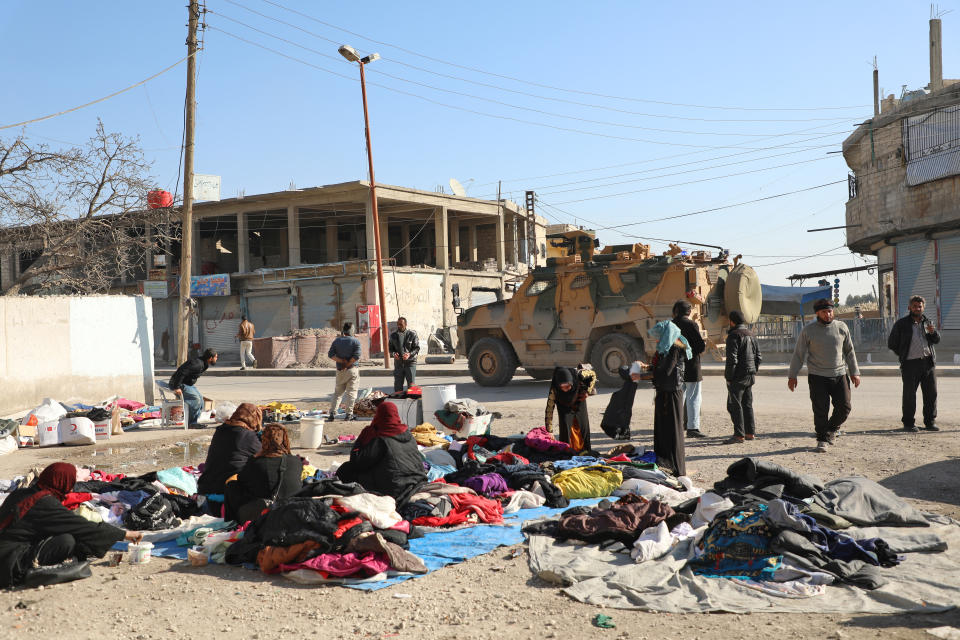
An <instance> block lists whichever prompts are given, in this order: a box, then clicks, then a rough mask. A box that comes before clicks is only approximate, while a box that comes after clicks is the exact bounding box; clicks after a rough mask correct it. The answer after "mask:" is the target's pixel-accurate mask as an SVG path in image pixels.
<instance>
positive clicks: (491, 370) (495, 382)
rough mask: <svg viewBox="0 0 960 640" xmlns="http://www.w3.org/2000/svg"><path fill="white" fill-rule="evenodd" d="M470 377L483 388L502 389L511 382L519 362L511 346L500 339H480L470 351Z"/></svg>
mask: <svg viewBox="0 0 960 640" xmlns="http://www.w3.org/2000/svg"><path fill="white" fill-rule="evenodd" d="M469 364H470V375H471V376H473V379H474V381H476V383H477V384H479V385H480V386H482V387H502V386H503V385H505V384H507V383H508V382H510V380H511V378H513V374H514V372H516V370H517V367H518V366H519V364H520V363H519V362H517V356H516V355H514V353H513V349H511V348H510V345H509V344H507V343H506V342H505V341H503V340H501V339H500V338H480V339H479V340H477V343H476V344H475V345H473V348H472V349H470V356H469Z"/></svg>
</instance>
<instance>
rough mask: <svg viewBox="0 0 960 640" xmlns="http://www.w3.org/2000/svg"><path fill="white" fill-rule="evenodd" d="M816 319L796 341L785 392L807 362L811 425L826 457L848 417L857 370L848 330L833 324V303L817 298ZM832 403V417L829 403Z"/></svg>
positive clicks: (818, 448) (791, 385) (794, 383)
mask: <svg viewBox="0 0 960 640" xmlns="http://www.w3.org/2000/svg"><path fill="white" fill-rule="evenodd" d="M813 310H814V311H815V312H816V314H817V319H816V321H814V322H811V323H810V324H808V325H807V326H805V327H804V328H803V329H802V330H801V331H800V335H799V337H797V346H796V348H795V349H794V350H793V360H791V361H790V372H789V373H788V374H787V388H788V389H790V391H793V390H794V389H796V388H797V374H798V373H800V367H802V366H803V361H804V360H806V361H807V384H808V385H809V387H810V403H811V404H812V405H813V425H814V429H815V430H816V432H817V449H816V450H817V451H818V452H819V453H826V451H827V446H828V445H831V444H834V442H835V441H836V438H837V431H838V430H839V429H840V425H842V424H843V423H844V421H845V420H846V419H847V416H848V415H850V408H851V406H850V381H851V380H852V381H853V386H854V387H859V386H860V368H859V367H858V366H857V354H856V353H854V351H853V339H852V338H851V337H850V330H849V329H847V325H845V324H844V323H842V322H834V321H833V303H832V302H830V301H829V300H828V299H826V298H820V299H819V300H817V301H816V302H815V303H814V305H813ZM831 402H832V403H833V415H832V416H829V417H828V414H829V413H830V403H831Z"/></svg>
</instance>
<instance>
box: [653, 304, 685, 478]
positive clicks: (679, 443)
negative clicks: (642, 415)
mask: <svg viewBox="0 0 960 640" xmlns="http://www.w3.org/2000/svg"><path fill="white" fill-rule="evenodd" d="M647 333H649V334H650V336H651V337H652V338H654V339H655V340H656V341H657V353H656V355H655V356H654V359H653V362H651V363H650V364H649V365H647V367H648V368H649V369H652V371H653V388H654V389H655V390H656V395H655V396H654V399H653V405H654V410H653V450H654V452H656V454H657V464H658V465H660V466H661V467H664V468H665V469H667V470H669V471H670V472H671V473H673V474H674V475H677V476H685V475H687V463H686V452H685V450H684V443H683V371H684V367H685V365H686V362H687V360H689V359H690V358H691V357H692V353H693V352H692V350H691V349H690V345H689V344H687V339H686V338H684V337H683V336H682V335H680V329H679V328H678V327H677V325H675V324H673V323H672V322H670V321H669V320H664V321H663V322H658V323H657V324H655V325H654V326H653V327H651V328H650V330H649V331H648V332H647Z"/></svg>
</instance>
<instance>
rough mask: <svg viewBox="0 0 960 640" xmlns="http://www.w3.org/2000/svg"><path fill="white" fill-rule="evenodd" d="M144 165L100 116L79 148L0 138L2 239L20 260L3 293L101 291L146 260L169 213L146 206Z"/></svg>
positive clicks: (161, 237)
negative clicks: (108, 128) (88, 136)
mask: <svg viewBox="0 0 960 640" xmlns="http://www.w3.org/2000/svg"><path fill="white" fill-rule="evenodd" d="M149 169H150V167H149V164H147V162H146V161H145V160H144V159H143V153H142V151H141V149H140V147H139V143H138V140H136V139H127V138H124V137H123V136H121V135H120V134H117V133H107V132H106V131H105V130H104V127H103V123H102V122H98V124H97V130H96V134H95V135H94V136H93V137H92V138H90V140H89V141H88V142H87V143H86V144H85V145H84V146H82V147H78V148H71V149H65V150H51V149H49V148H48V147H47V146H46V145H35V144H31V143H30V142H29V141H28V140H27V139H26V138H24V137H23V136H20V137H18V138H16V139H15V140H14V141H13V142H11V143H7V142H5V141H3V140H0V244H4V245H7V246H8V247H11V248H12V250H13V253H14V259H16V260H20V264H21V270H20V271H21V272H20V274H19V275H18V276H17V277H16V278H15V279H13V282H12V284H10V286H8V287H7V288H6V289H5V290H3V291H2V294H3V295H11V294H17V293H24V292H30V293H42V292H49V293H93V292H102V291H106V290H108V289H110V288H111V286H114V285H116V284H117V282H118V281H119V280H120V279H122V278H123V277H124V276H127V275H130V274H132V273H133V272H134V271H135V270H136V269H137V268H138V267H142V266H143V265H145V257H146V252H147V251H148V250H156V249H158V248H159V246H160V243H162V242H163V241H165V240H166V237H165V234H164V233H163V231H162V230H164V229H166V228H167V226H168V225H167V224H166V223H168V222H169V221H170V217H171V214H172V213H173V211H172V210H169V209H167V210H150V209H148V208H147V207H146V195H147V191H148V188H149V186H150V185H151V179H150V177H149V173H148V172H149Z"/></svg>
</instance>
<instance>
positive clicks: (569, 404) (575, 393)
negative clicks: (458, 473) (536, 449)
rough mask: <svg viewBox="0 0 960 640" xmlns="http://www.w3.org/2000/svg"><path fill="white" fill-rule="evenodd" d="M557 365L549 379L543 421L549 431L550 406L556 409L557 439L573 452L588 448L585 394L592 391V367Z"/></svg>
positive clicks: (595, 380)
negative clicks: (558, 431)
mask: <svg viewBox="0 0 960 640" xmlns="http://www.w3.org/2000/svg"><path fill="white" fill-rule="evenodd" d="M583 366H584V365H580V367H577V368H576V369H574V368H571V367H557V368H555V369H554V370H553V380H551V381H550V394H549V395H548V396H547V408H546V412H545V413H544V417H543V424H544V426H545V427H546V429H547V431H553V409H554V407H556V409H557V423H558V424H559V427H560V434H559V435H560V437H559V440H560V441H561V442H566V443H567V444H569V445H570V448H571V449H573V450H574V451H576V452H580V451H589V450H590V416H589V415H587V396H589V395H590V394H591V393H593V389H594V387H595V386H596V384H597V374H596V373H594V371H593V370H592V369H586V368H583Z"/></svg>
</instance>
